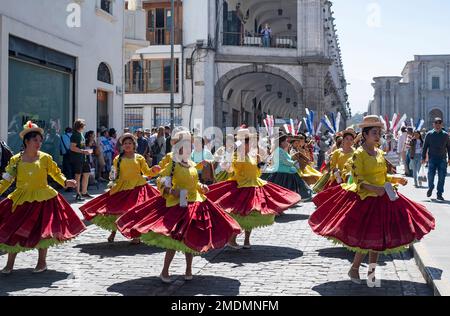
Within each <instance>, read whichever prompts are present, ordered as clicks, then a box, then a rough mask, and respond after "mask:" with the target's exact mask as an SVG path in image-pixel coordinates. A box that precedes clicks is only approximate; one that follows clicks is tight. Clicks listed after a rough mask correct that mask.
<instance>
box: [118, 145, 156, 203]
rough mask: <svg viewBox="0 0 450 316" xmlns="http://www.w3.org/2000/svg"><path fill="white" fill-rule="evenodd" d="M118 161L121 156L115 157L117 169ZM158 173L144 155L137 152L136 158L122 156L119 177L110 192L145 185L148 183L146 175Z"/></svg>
mask: <svg viewBox="0 0 450 316" xmlns="http://www.w3.org/2000/svg"><path fill="white" fill-rule="evenodd" d="M118 163H119V157H116V158H115V159H114V168H115V169H116V170H117V165H118ZM157 175H158V173H157V172H154V171H153V170H152V169H151V168H149V167H148V165H147V162H146V161H145V158H144V157H143V156H141V155H138V154H135V155H134V158H125V157H122V161H121V162H120V174H119V178H118V179H117V180H116V181H115V183H114V185H113V187H112V188H111V191H110V194H111V195H113V194H116V193H117V192H120V191H126V190H132V189H134V188H136V187H139V186H143V185H145V184H146V183H147V180H146V179H145V178H144V176H145V177H150V178H153V177H155V176H157Z"/></svg>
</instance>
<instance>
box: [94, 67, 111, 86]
mask: <svg viewBox="0 0 450 316" xmlns="http://www.w3.org/2000/svg"><path fill="white" fill-rule="evenodd" d="M97 80H98V81H101V82H105V83H109V84H112V79H111V72H110V71H109V67H108V65H106V64H105V63H100V65H99V66H98V70H97Z"/></svg>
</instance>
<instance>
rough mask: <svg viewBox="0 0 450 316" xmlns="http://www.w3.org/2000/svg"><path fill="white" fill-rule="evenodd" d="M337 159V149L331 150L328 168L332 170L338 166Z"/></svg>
mask: <svg viewBox="0 0 450 316" xmlns="http://www.w3.org/2000/svg"><path fill="white" fill-rule="evenodd" d="M338 159H339V149H337V150H335V151H333V153H332V154H331V159H330V170H331V171H333V170H334V169H335V168H337V167H338Z"/></svg>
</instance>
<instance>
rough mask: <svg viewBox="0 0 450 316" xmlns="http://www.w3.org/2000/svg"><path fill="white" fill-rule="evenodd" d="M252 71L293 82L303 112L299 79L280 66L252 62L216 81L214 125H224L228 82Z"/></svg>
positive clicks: (301, 89)
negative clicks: (225, 92) (224, 98)
mask: <svg viewBox="0 0 450 316" xmlns="http://www.w3.org/2000/svg"><path fill="white" fill-rule="evenodd" d="M251 73H261V74H271V75H274V76H278V77H280V78H282V79H284V80H286V81H287V82H289V84H291V86H292V88H293V89H294V91H295V94H296V95H297V100H298V110H299V111H300V112H301V113H300V114H303V111H304V107H302V103H303V86H302V85H301V83H300V82H299V81H298V80H297V79H295V78H294V77H293V76H292V75H291V74H289V73H287V72H286V71H284V70H282V69H280V68H277V67H273V66H269V65H261V64H252V65H247V66H241V67H238V68H235V69H233V70H230V71H228V72H227V73H226V74H224V75H222V76H221V77H220V79H219V80H218V81H217V82H216V85H215V89H214V126H222V119H223V118H222V112H223V107H224V106H223V103H225V102H224V101H225V100H223V92H224V89H225V88H226V87H227V85H228V83H230V82H231V81H233V80H234V79H236V78H238V77H239V76H242V75H245V74H251Z"/></svg>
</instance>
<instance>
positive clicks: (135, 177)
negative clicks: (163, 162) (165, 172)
mask: <svg viewBox="0 0 450 316" xmlns="http://www.w3.org/2000/svg"><path fill="white" fill-rule="evenodd" d="M119 143H120V144H121V145H122V148H123V153H122V154H120V155H119V156H118V157H116V158H115V159H114V168H113V172H112V173H113V175H112V180H113V186H112V188H111V190H109V191H108V192H106V193H104V194H102V195H100V196H98V197H96V198H95V199H93V200H91V201H89V202H88V203H86V204H84V205H83V206H82V207H80V211H81V212H82V213H83V215H84V217H85V219H86V220H88V221H92V222H93V223H94V224H95V225H97V226H99V227H101V228H103V229H106V230H109V231H111V235H110V236H109V237H108V241H109V242H113V241H114V238H115V236H116V231H117V226H116V220H117V219H118V218H119V216H121V215H122V214H124V213H126V212H127V211H128V210H129V209H131V208H133V207H134V206H136V205H138V204H141V203H143V202H145V201H147V200H149V199H151V198H153V197H155V196H158V195H159V192H158V190H156V189H154V188H153V187H152V186H151V185H149V184H148V183H147V178H153V177H156V176H157V175H158V173H159V172H160V171H161V167H160V166H153V167H152V168H149V167H148V165H147V162H146V160H145V158H144V157H143V156H141V155H138V154H136V148H137V140H136V137H135V136H134V135H133V134H130V133H126V134H124V135H122V137H120V138H119ZM132 243H133V244H138V243H139V239H135V240H133V242H132Z"/></svg>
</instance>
